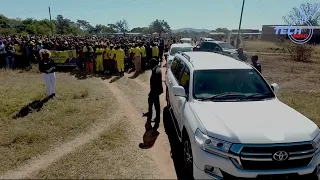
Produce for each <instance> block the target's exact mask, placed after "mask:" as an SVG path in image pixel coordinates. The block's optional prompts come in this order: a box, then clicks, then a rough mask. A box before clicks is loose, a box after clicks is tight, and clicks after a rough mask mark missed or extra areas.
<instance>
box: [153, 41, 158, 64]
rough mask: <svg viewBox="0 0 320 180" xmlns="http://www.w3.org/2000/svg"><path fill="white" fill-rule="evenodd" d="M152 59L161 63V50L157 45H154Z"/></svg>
mask: <svg viewBox="0 0 320 180" xmlns="http://www.w3.org/2000/svg"><path fill="white" fill-rule="evenodd" d="M152 58H155V59H157V60H158V61H159V48H158V45H157V43H152Z"/></svg>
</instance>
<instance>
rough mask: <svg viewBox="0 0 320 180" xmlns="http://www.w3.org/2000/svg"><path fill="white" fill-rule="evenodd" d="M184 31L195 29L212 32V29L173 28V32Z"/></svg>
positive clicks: (195, 30) (196, 30)
mask: <svg viewBox="0 0 320 180" xmlns="http://www.w3.org/2000/svg"><path fill="white" fill-rule="evenodd" d="M184 31H194V32H211V31H212V30H209V29H195V28H181V29H175V30H172V33H179V32H184Z"/></svg>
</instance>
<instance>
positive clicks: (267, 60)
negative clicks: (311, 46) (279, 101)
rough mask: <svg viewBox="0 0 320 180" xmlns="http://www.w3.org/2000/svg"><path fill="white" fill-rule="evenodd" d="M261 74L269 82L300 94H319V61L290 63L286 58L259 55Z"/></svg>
mask: <svg viewBox="0 0 320 180" xmlns="http://www.w3.org/2000/svg"><path fill="white" fill-rule="evenodd" d="M259 61H260V62H261V64H262V74H263V76H264V77H265V78H266V79H267V80H268V81H269V82H276V83H278V84H279V85H280V87H282V88H284V89H288V90H294V91H301V92H320V61H319V60H316V59H315V60H314V61H313V62H311V63H304V62H295V61H290V60H288V59H287V58H286V56H271V55H260V56H259Z"/></svg>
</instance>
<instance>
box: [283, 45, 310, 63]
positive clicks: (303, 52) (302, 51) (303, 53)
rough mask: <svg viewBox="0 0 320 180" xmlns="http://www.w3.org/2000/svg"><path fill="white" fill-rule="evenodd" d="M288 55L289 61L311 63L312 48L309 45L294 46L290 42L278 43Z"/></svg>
mask: <svg viewBox="0 0 320 180" xmlns="http://www.w3.org/2000/svg"><path fill="white" fill-rule="evenodd" d="M278 44H279V45H280V47H282V48H283V49H284V50H285V51H286V52H288V53H289V54H290V59H291V60H293V61H299V62H311V56H312V52H313V51H314V47H313V46H312V45H309V44H295V43H293V42H292V41H280V42H279V43H278Z"/></svg>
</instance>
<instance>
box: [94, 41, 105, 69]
mask: <svg viewBox="0 0 320 180" xmlns="http://www.w3.org/2000/svg"><path fill="white" fill-rule="evenodd" d="M95 53H96V71H97V72H98V73H99V72H100V73H101V72H103V70H104V68H103V53H104V49H103V48H102V46H101V45H98V46H97V48H96V52H95Z"/></svg>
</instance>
